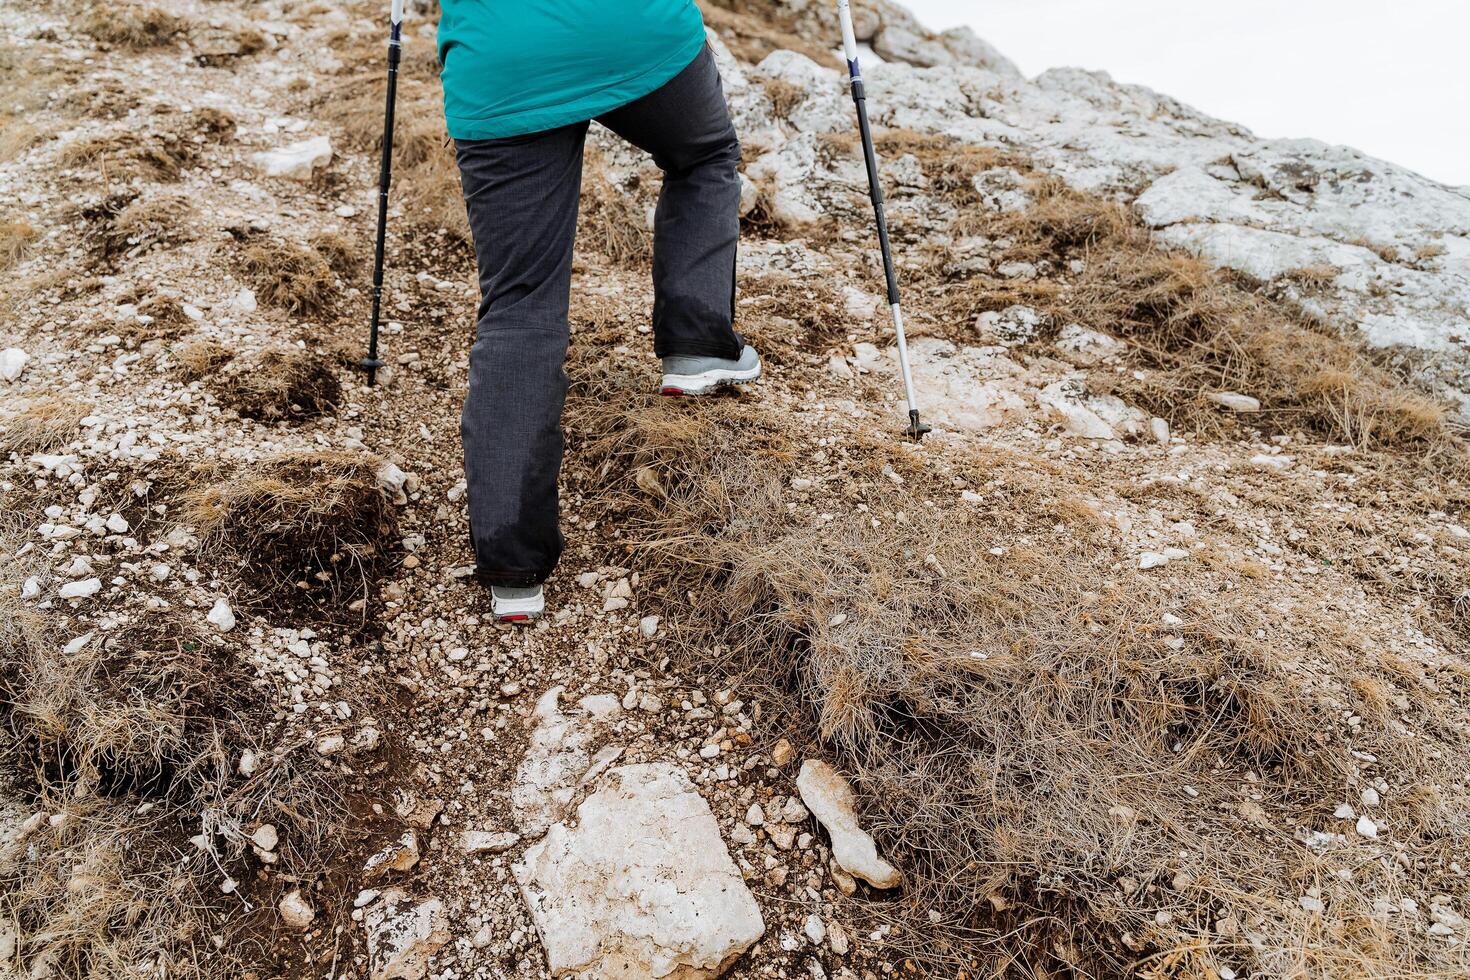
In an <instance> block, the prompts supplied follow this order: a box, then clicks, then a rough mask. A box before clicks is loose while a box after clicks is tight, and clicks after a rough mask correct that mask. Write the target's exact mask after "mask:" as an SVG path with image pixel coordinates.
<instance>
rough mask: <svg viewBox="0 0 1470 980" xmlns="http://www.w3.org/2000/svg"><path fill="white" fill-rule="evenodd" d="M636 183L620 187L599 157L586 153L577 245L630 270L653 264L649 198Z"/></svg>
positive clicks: (595, 151)
mask: <svg viewBox="0 0 1470 980" xmlns="http://www.w3.org/2000/svg"><path fill="white" fill-rule="evenodd" d="M634 180H635V182H634V183H633V184H632V185H631V186H619V185H617V184H615V183H614V182H613V181H612V180H611V178H609V177H608V175H607V169H606V167H605V166H604V164H603V162H602V157H601V155H600V154H599V153H598V151H597V150H596V149H589V150H588V151H587V155H586V161H585V163H584V165H583V171H582V204H581V210H580V211H579V212H578V215H577V244H578V246H579V247H581V248H586V249H591V250H592V251H595V252H597V253H599V254H601V255H604V256H606V257H607V258H608V259H610V260H611V261H612V262H614V263H616V264H618V265H622V266H628V267H630V268H642V267H645V266H646V265H647V264H648V263H649V262H651V261H652V260H653V229H651V228H650V227H649V224H648V211H647V209H648V207H650V206H651V205H652V203H653V201H652V198H651V197H649V196H647V195H645V194H643V193H640V191H641V190H642V188H641V187H640V186H639V184H638V183H636V178H634Z"/></svg>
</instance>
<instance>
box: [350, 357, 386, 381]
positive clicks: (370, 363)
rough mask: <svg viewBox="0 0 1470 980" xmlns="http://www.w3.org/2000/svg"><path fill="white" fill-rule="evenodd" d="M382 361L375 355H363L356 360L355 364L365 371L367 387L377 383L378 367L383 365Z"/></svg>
mask: <svg viewBox="0 0 1470 980" xmlns="http://www.w3.org/2000/svg"><path fill="white" fill-rule="evenodd" d="M384 363H385V362H384V361H382V360H380V359H378V358H376V357H364V358H363V359H362V360H360V361H358V362H357V366H358V367H360V368H362V369H363V370H364V371H366V372H367V383H368V387H369V388H371V387H372V386H373V385H375V384H377V383H378V368H380V367H383V366H384Z"/></svg>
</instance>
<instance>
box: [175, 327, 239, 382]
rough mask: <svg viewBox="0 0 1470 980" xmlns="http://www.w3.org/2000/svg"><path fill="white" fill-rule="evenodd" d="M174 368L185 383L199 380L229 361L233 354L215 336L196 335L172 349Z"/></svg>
mask: <svg viewBox="0 0 1470 980" xmlns="http://www.w3.org/2000/svg"><path fill="white" fill-rule="evenodd" d="M170 356H171V357H172V359H173V362H174V368H175V370H177V372H178V374H179V376H180V377H181V378H182V379H183V380H184V382H185V383H188V382H191V381H199V380H201V379H203V378H207V377H209V376H210V375H212V374H214V372H215V371H217V370H218V369H219V368H220V367H221V366H223V365H224V364H227V363H229V361H230V358H231V357H232V355H231V354H230V352H229V350H228V349H227V348H226V347H225V345H224V344H222V343H220V342H219V341H218V340H215V339H214V338H213V337H195V338H193V339H191V340H186V341H184V342H183V343H181V344H179V345H177V346H176V347H174V348H173V350H172V351H170Z"/></svg>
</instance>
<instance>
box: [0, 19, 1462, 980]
mask: <svg viewBox="0 0 1470 980" xmlns="http://www.w3.org/2000/svg"><path fill="white" fill-rule="evenodd" d="M819 7H820V5H808V4H804V3H794V2H793V3H787V4H779V3H774V2H772V3H744V4H742V3H736V4H728V5H726V4H719V5H713V6H710V7H708V8H707V11H706V13H707V20H708V22H709V24H710V26H711V28H712V30H713V34H712V41H713V43H714V44H715V45H716V49H717V54H718V55H719V58H720V63H721V67H722V71H723V73H724V76H725V80H726V87H727V95H728V96H729V98H730V101H731V105H732V110H733V112H734V114H735V117H736V121H737V125H738V127H739V128H740V131H741V135H742V140H743V142H744V144H745V147H746V164H745V174H746V190H747V193H746V199H745V201H744V204H743V209H744V210H745V215H744V224H745V239H744V242H743V246H742V253H741V258H740V274H741V299H740V310H741V317H742V322H741V328H742V330H744V331H745V332H746V333H747V335H748V336H749V337H750V338H751V340H752V342H753V343H755V344H756V345H757V346H758V347H759V348H760V349H761V350H762V352H763V354H764V355H765V357H766V364H767V376H766V378H765V379H764V380H763V382H762V383H761V384H760V385H758V386H756V387H754V388H753V389H752V390H749V391H746V392H743V393H741V394H740V395H737V396H732V397H729V398H719V399H713V400H710V401H709V402H706V403H694V404H690V403H685V402H681V401H660V400H659V399H658V398H656V397H655V396H654V395H653V393H652V392H653V389H654V386H655V383H656V379H657V374H656V371H657V362H656V361H655V360H654V359H653V357H652V354H651V352H650V350H649V346H650V345H649V343H648V337H647V334H648V327H647V325H646V318H647V311H648V309H649V306H650V303H651V294H650V289H649V287H648V284H647V274H646V262H647V249H648V232H647V230H646V213H645V211H646V208H647V207H648V206H649V205H650V204H651V202H652V200H653V199H654V195H655V194H656V189H657V179H658V178H657V171H656V169H655V168H653V167H652V165H651V164H650V163H648V162H647V161H646V160H644V159H642V158H641V157H640V156H639V155H638V154H637V153H635V152H634V151H632V150H630V149H629V148H627V147H623V146H620V145H619V144H618V143H617V142H616V141H615V140H614V139H612V138H611V137H609V136H608V135H607V134H605V133H599V134H597V135H596V136H595V139H594V141H593V143H594V146H593V148H592V149H591V151H590V153H589V172H588V180H587V187H586V190H585V194H584V212H585V213H584V220H583V226H582V229H581V237H580V240H579V244H580V245H581V257H580V258H579V262H578V266H577V269H576V277H575V282H574V293H575V295H576V297H577V298H576V301H575V304H574V309H573V331H574V335H573V348H574V353H573V355H572V360H571V364H570V366H569V370H570V372H571V374H572V377H573V382H574V388H573V395H572V399H571V403H570V406H569V417H568V430H569V457H568V466H567V472H566V475H565V480H564V483H565V494H564V498H563V513H564V522H565V526H566V531H567V538H568V545H567V551H566V557H565V559H564V561H563V564H562V567H561V569H560V570H559V571H558V573H557V575H556V577H555V578H554V579H553V580H552V582H551V583H550V584H549V586H548V597H549V604H550V610H551V613H552V614H551V615H549V616H548V617H547V618H545V619H543V620H541V621H539V622H538V623H537V624H536V625H534V626H532V627H530V628H524V629H523V628H506V627H498V626H495V625H493V624H492V623H491V622H490V621H489V619H488V615H487V614H488V609H487V606H486V596H485V594H484V592H483V590H482V589H481V588H480V587H478V586H477V585H475V584H474V583H473V581H472V580H471V579H470V578H469V577H468V576H469V572H470V568H469V567H468V564H467V563H468V561H469V553H468V549H467V545H466V522H465V514H464V509H463V494H464V486H463V482H462V480H461V477H460V464H459V444H458V432H457V425H458V408H459V403H460V401H461V399H462V397H463V387H464V384H465V364H466V354H467V350H468V346H469V343H470V342H471V339H472V332H473V320H472V317H473V309H474V303H475V301H476V298H477V296H476V289H475V285H474V276H473V268H472V255H471V253H470V251H469V249H468V246H467V244H466V243H465V241H464V238H463V227H462V214H461V212H460V210H459V203H458V200H457V196H456V195H457V189H456V187H455V185H454V182H453V171H452V161H451V160H449V158H448V157H447V155H446V153H445V151H444V148H443V143H442V140H443V136H442V120H440V119H438V118H437V117H436V116H435V115H434V114H435V113H436V112H437V104H436V99H437V93H436V90H435V81H434V77H433V75H432V59H433V51H432V42H431V38H432V34H433V29H432V24H431V23H429V22H427V21H423V20H420V21H418V22H416V23H412V24H411V25H410V27H409V29H408V32H407V33H408V38H409V40H408V54H407V56H406V60H405V69H404V79H405V80H404V90H403V103H402V105H401V108H400V121H401V127H402V130H401V134H400V140H399V144H398V162H399V182H398V185H397V187H396V188H395V199H394V200H395V203H394V207H393V210H392V235H391V238H390V247H389V277H388V290H387V295H388V306H389V311H390V312H389V315H390V317H391V320H390V322H389V323H388V324H387V328H386V334H385V349H386V352H387V358H388V360H389V364H390V367H389V368H388V369H387V370H385V371H384V372H383V377H382V379H381V381H382V383H381V384H379V385H378V386H377V387H373V388H369V387H367V386H366V385H365V384H364V383H363V378H362V376H361V375H360V374H359V373H357V372H356V371H355V369H354V368H352V367H351V364H352V362H353V361H354V360H355V359H356V357H358V356H360V345H361V341H362V333H363V326H364V323H365V310H366V268H367V266H366V261H365V259H366V254H367V252H366V250H367V248H368V247H369V243H370V241H371V235H372V228H373V219H374V215H375V185H376V171H377V158H376V152H375V149H374V146H373V139H374V136H373V134H374V132H375V131H376V128H377V126H378V125H379V117H378V115H377V114H378V112H379V111H380V108H379V99H380V91H381V90H380V88H377V87H376V86H378V85H379V84H380V82H379V75H380V74H381V67H380V65H379V63H378V62H379V59H380V58H381V35H382V25H381V24H379V23H378V22H377V20H378V15H379V13H380V11H379V10H378V9H377V7H376V6H374V5H369V4H364V3H349V4H345V5H343V4H306V5H285V4H272V3H263V4H241V3H236V2H233V0H197V2H191V0H169V2H167V3H162V4H159V5H157V6H151V7H142V6H132V5H121V6H109V7H96V6H95V5H89V4H72V3H68V2H64V0H56V2H49V3H41V4H32V5H26V6H24V7H19V6H18V5H13V4H12V5H9V7H8V8H7V13H8V16H7V26H6V30H5V35H4V47H3V48H0V72H3V73H4V78H5V84H6V87H7V91H8V94H7V101H8V102H9V103H10V104H9V105H7V106H6V107H4V108H3V109H0V112H4V113H8V115H4V116H0V120H3V122H4V127H5V133H4V137H3V139H0V192H3V193H4V194H5V196H6V199H7V200H9V201H11V202H13V207H12V208H11V209H10V210H9V211H8V212H7V213H6V214H5V216H4V217H3V219H0V236H3V238H0V263H3V264H5V265H7V266H8V268H7V270H6V279H5V283H4V285H3V287H0V292H3V296H0V299H3V302H0V348H4V353H3V354H0V377H3V378H4V380H3V382H0V385H3V387H0V397H3V403H0V452H3V453H4V454H5V459H4V461H3V463H0V492H3V495H4V496H3V500H4V518H3V523H0V551H3V554H4V560H5V566H4V570H3V572H0V589H3V590H4V594H3V596H0V613H3V616H4V619H5V621H6V623H7V625H5V626H3V627H0V640H3V644H4V645H3V647H0V650H3V653H4V656H5V660H6V663H5V664H4V665H0V690H3V691H4V692H5V707H4V713H5V718H6V721H7V724H6V726H5V727H4V730H3V733H0V748H3V750H4V758H5V759H6V760H7V768H8V772H7V774H6V775H7V779H6V781H5V782H4V783H3V784H0V964H4V968H6V969H10V970H12V971H13V972H14V973H15V974H16V975H18V976H27V977H35V978H42V977H50V976H57V977H60V976H104V977H113V976H117V977H124V976H127V977H139V976H159V977H162V976H176V975H198V976H210V977H213V976H226V975H235V974H239V975H253V976H256V977H263V976H303V977H304V976H308V975H310V976H329V977H373V978H377V980H389V978H394V977H402V978H406V980H419V978H423V977H430V976H432V977H435V978H443V980H448V978H472V977H473V978H490V977H530V976H551V975H556V976H564V975H589V976H627V977H641V976H678V977H690V978H692V977H700V976H714V975H717V974H718V973H720V972H721V971H728V972H727V973H726V975H728V976H735V977H755V976H769V977H825V976H832V977H864V978H866V977H876V976H884V975H892V974H898V975H917V974H932V975H947V976H958V975H975V974H976V973H985V972H994V973H997V974H1000V975H1008V974H1009V973H1015V974H1017V975H1022V974H1024V975H1061V974H1064V973H1071V974H1076V975H1083V976H1107V975H1124V974H1127V973H1138V974H1144V975H1153V976H1200V977H1222V978H1224V977H1231V976H1248V975H1259V976H1267V975H1279V976H1345V975H1394V976H1445V977H1448V976H1457V975H1464V972H1465V971H1466V969H1467V968H1470V962H1467V959H1466V953H1465V939H1466V933H1465V928H1466V927H1465V924H1464V919H1463V918H1462V916H1463V915H1464V914H1466V913H1467V908H1466V899H1465V895H1466V891H1467V889H1466V879H1465V873H1464V867H1465V862H1466V860H1467V855H1466V848H1465V843H1466V841H1465V836H1464V832H1463V826H1464V819H1465V817H1466V815H1467V809H1470V807H1467V803H1470V795H1467V790H1466V784H1465V780H1466V761H1467V759H1470V745H1467V744H1466V741H1465V736H1464V735H1463V732H1464V731H1465V730H1466V728H1465V722H1466V721H1467V718H1466V710H1467V709H1466V700H1465V699H1466V695H1467V690H1470V670H1467V665H1466V661H1465V653H1466V650H1465V641H1466V637H1467V635H1470V634H1467V628H1466V625H1467V620H1466V618H1465V617H1466V613H1465V610H1466V603H1467V598H1466V596H1467V595H1470V592H1467V588H1470V586H1467V576H1466V568H1467V565H1466V553H1467V550H1470V532H1467V531H1466V530H1465V528H1466V526H1467V524H1470V519H1467V515H1466V507H1467V489H1466V486H1467V485H1466V482H1465V473H1466V466H1465V449H1464V445H1463V442H1462V441H1461V432H1462V424H1463V418H1464V411H1465V409H1464V407H1463V406H1464V405H1466V404H1470V403H1467V402H1465V401H1464V398H1465V396H1464V394H1463V392H1465V391H1466V390H1470V385H1467V382H1466V374H1465V371H1466V365H1467V363H1470V362H1467V361H1466V360H1465V357H1466V354H1465V344H1466V343H1467V342H1470V335H1467V334H1466V333H1465V324H1466V322H1467V305H1470V195H1467V194H1466V192H1465V191H1463V190H1459V189H1454V188H1446V187H1442V186H1438V185H1434V184H1433V183H1431V182H1429V181H1426V180H1424V179H1423V178H1420V177H1418V176H1416V175H1414V174H1411V173H1408V172H1406V171H1403V170H1400V169H1398V168H1395V167H1392V166H1391V165H1388V164H1384V163H1381V162H1379V161H1374V160H1369V159H1367V158H1364V157H1362V156H1361V155H1358V154H1356V153H1354V152H1352V151H1349V150H1345V149H1342V148H1331V147H1326V146H1322V145H1320V144H1315V143H1309V142H1305V141H1303V142H1263V141H1259V140H1256V139H1254V138H1253V137H1251V135H1250V134H1249V133H1247V132H1245V131H1244V130H1242V129H1240V128H1239V127H1236V126H1232V125H1230V124H1226V123H1222V122H1219V121H1216V120H1211V119H1208V118H1206V117H1203V116H1201V115H1199V114H1198V113H1195V112H1193V111H1192V110H1190V109H1188V108H1187V107H1185V106H1182V105H1179V104H1178V103H1175V102H1173V101H1171V100H1168V99H1167V98H1164V97H1160V96H1157V95H1155V94H1154V93H1150V92H1146V91H1144V90H1141V89H1137V88H1132V87H1126V86H1119V85H1116V84H1114V83H1112V82H1111V81H1110V80H1108V79H1106V78H1105V77H1103V76H1098V75H1092V74H1085V73H1080V72H1074V71H1061V72H1050V73H1047V74H1046V75H1043V76H1041V77H1040V78H1039V79H1036V80H1034V81H1028V80H1026V79H1023V78H1021V77H1020V75H1019V73H1017V72H1016V71H1015V69H1014V68H1013V67H1012V66H1010V65H1009V63H1008V62H1006V61H1005V60H1004V58H1003V57H1001V56H1000V55H999V54H998V53H996V52H994V51H993V50H991V49H990V48H989V47H988V46H987V45H985V44H984V43H983V42H981V41H979V40H978V39H976V38H974V37H973V35H969V34H967V33H964V32H952V33H950V34H946V35H931V34H929V33H928V32H926V31H924V30H923V29H922V28H921V27H920V26H918V25H917V24H915V23H914V22H913V21H912V19H911V18H908V17H907V15H906V14H904V13H903V12H902V11H900V10H898V9H896V8H893V7H890V6H888V5H882V6H880V7H877V8H870V7H867V6H864V7H863V9H861V10H860V11H859V28H860V30H859V33H860V35H861V36H862V38H863V40H864V41H865V42H869V43H870V44H871V47H872V48H873V49H874V56H873V58H872V62H871V65H870V66H869V74H870V75H871V83H870V98H871V99H872V107H873V111H874V113H875V121H876V122H877V123H878V124H879V125H880V126H881V127H883V129H884V133H883V140H882V148H883V152H884V157H885V163H884V168H885V176H886V177H887V179H888V181H889V182H890V188H889V193H890V198H891V200H890V207H891V213H892V218H893V222H894V227H895V235H896V238H897V240H898V243H899V246H900V252H901V255H902V257H903V258H902V263H903V274H904V278H905V280H906V283H907V285H908V287H909V294H908V296H909V306H910V307H911V311H912V312H911V316H912V319H913V333H914V338H913V343H912V348H913V355H914V360H915V370H916V380H917V381H918V383H919V386H920V389H921V391H922V392H923V393H924V398H925V406H926V417H927V418H928V420H929V421H931V422H933V423H934V424H935V426H936V429H937V431H936V432H935V434H934V435H933V436H932V437H931V438H930V439H929V440H927V441H926V442H925V444H924V446H923V447H922V448H920V447H914V446H909V445H906V444H903V443H900V442H898V441H896V440H895V439H894V438H892V437H893V436H894V435H895V434H896V432H897V431H898V430H899V428H901V424H902V423H901V422H900V421H899V419H900V416H901V414H902V413H901V411H900V401H899V399H898V397H897V387H896V377H895V374H896V368H895V364H894V359H893V352H892V343H893V338H892V333H891V328H889V327H888V326H887V322H886V319H885V317H884V313H885V311H884V310H883V304H882V301H881V299H880V296H879V289H878V283H879V282H881V279H880V275H879V273H878V268H877V265H876V262H875V258H874V256H873V254H872V252H873V249H872V242H871V235H870V231H869V220H870V218H869V217H868V216H867V215H866V214H865V210H864V209H865V208H866V206H867V203H866V197H865V192H864V191H865V188H864V184H863V173H862V169H861V165H860V160H859V159H858V158H857V157H856V156H855V155H854V153H853V147H852V143H851V139H850V135H849V134H850V131H851V128H852V127H851V106H850V103H849V102H848V101H847V100H846V95H845V92H844V90H843V87H842V85H841V82H840V78H839V76H838V74H837V70H836V63H837V62H836V59H835V58H834V57H833V55H832V53H831V52H830V51H829V50H828V49H829V47H830V44H829V39H830V38H832V37H834V36H835V35H834V34H833V33H832V30H831V25H830V24H828V23H827V22H826V20H825V18H826V17H827V16H828V12H827V11H825V9H818V8H819ZM1078 227H1082V228H1083V230H1082V231H1081V232H1080V233H1078V232H1077V230H1076V229H1077V228H1078ZM1151 243H1152V244H1151ZM1174 247H1178V248H1184V249H1190V250H1193V251H1194V252H1197V253H1198V254H1199V256H1201V257H1202V259H1203V260H1204V261H1191V260H1189V259H1187V258H1185V257H1183V255H1182V254H1181V253H1176V252H1172V251H1169V250H1168V249H1169V248H1174ZM1118 255H1124V256H1125V257H1126V261H1125V260H1124V259H1119V258H1117V256H1118ZM1221 268H1223V269H1226V270H1231V271H1230V273H1229V274H1226V273H1225V272H1221V271H1219V270H1220V269H1221ZM1160 270H1167V273H1166V272H1164V271H1160ZM1145 273H1147V275H1145ZM1171 291H1172V292H1171ZM1166 293H1167V295H1166ZM1181 297H1182V298H1181ZM1160 309H1164V310H1165V311H1166V312H1165V313H1163V314H1160V313H1158V310H1160ZM1262 317H1268V318H1271V319H1272V320H1273V322H1275V321H1279V324H1278V326H1277V327H1276V328H1275V332H1270V333H1268V332H1266V331H1256V332H1251V330H1249V329H1247V327H1246V326H1243V324H1258V323H1259V322H1260V321H1261V318H1262ZM1206 331H1208V332H1209V334H1208V336H1207V335H1206V333H1205V332H1206ZM1232 331H1233V332H1232ZM1222 336H1223V337H1225V338H1226V341H1225V342H1218V340H1217V339H1216V338H1218V337H1222ZM1300 351H1307V352H1308V355H1309V357H1310V358H1311V359H1313V364H1312V365H1310V367H1312V370H1311V371H1310V372H1309V373H1303V372H1304V371H1305V370H1306V369H1305V368H1303V367H1302V365H1301V364H1300V363H1298V361H1299V360H1300V358H1298V359H1296V360H1293V358H1292V357H1291V356H1289V355H1290V354H1293V353H1296V352H1300ZM1340 365H1346V366H1347V368H1343V370H1342V371H1339V373H1337V374H1334V375H1332V376H1331V377H1327V376H1325V375H1324V370H1325V368H1324V366H1326V367H1332V368H1333V369H1334V370H1336V369H1337V367H1338V366H1340ZM1349 368H1350V369H1351V370H1348V369H1349ZM1344 371H1345V372H1346V373H1343V372H1344ZM1293 372H1296V373H1293ZM1307 381H1310V382H1311V384H1310V385H1308V384H1306V382H1307ZM1437 399H1438V400H1437ZM1456 402H1458V404H1455V403H1456ZM1445 403H1448V404H1449V407H1448V408H1446V407H1445ZM966 971H969V972H966Z"/></svg>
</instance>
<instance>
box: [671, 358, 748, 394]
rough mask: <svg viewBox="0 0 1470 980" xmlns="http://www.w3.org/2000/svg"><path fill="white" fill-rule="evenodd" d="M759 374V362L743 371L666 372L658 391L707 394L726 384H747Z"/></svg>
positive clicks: (724, 369) (720, 369) (719, 369)
mask: <svg viewBox="0 0 1470 980" xmlns="http://www.w3.org/2000/svg"><path fill="white" fill-rule="evenodd" d="M760 376H761V366H760V365H759V364H757V365H756V366H755V367H753V368H747V369H746V370H744V371H731V370H729V369H728V368H717V369H715V370H713V371H702V372H700V373H699V374H666V375H664V380H663V385H662V386H661V387H660V388H659V391H658V393H659V394H660V395H675V396H677V395H687V396H698V395H707V394H709V393H710V392H712V391H714V390H715V389H716V388H724V387H726V386H727V385H743V384H749V383H750V382H752V381H755V380H756V379H757V378H759V377H760Z"/></svg>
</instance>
